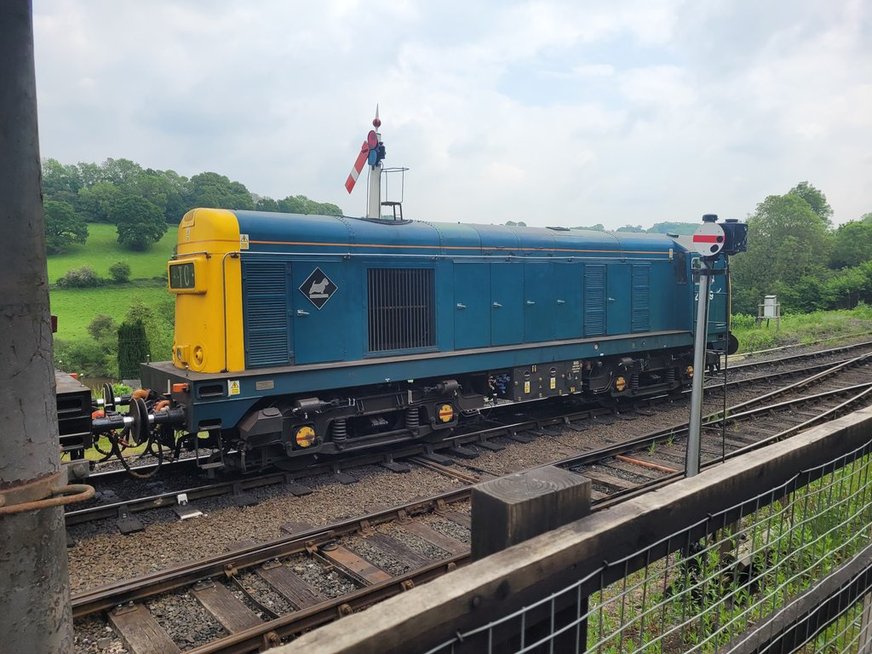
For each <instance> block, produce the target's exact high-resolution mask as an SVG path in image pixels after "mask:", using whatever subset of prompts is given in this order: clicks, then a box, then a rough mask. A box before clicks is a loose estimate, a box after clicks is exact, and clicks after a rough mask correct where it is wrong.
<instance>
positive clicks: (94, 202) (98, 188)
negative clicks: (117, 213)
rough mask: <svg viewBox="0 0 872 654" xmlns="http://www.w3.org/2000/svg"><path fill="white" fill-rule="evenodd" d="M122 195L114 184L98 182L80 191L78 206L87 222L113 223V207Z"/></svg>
mask: <svg viewBox="0 0 872 654" xmlns="http://www.w3.org/2000/svg"><path fill="white" fill-rule="evenodd" d="M120 195H121V191H120V189H119V188H118V187H117V186H116V185H115V184H113V183H112V182H97V183H96V184H93V185H91V186H85V187H84V188H81V189H79V196H78V199H77V201H76V206H78V208H79V213H80V214H81V215H82V216H84V217H85V220H87V221H88V222H91V223H109V222H112V206H113V205H114V204H115V203H116V202H117V201H118V198H119V197H120Z"/></svg>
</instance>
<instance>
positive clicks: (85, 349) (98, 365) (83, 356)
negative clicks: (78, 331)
mask: <svg viewBox="0 0 872 654" xmlns="http://www.w3.org/2000/svg"><path fill="white" fill-rule="evenodd" d="M114 355H115V348H114V346H113V345H109V344H107V343H106V342H105V341H104V342H98V341H93V340H90V339H82V340H76V341H62V340H55V342H54V362H55V366H57V368H58V369H59V370H65V371H67V372H77V373H79V374H80V375H84V376H86V377H114V376H115V371H114V370H113V368H114V366H113V365H112V364H113V359H114V358H115V356H114Z"/></svg>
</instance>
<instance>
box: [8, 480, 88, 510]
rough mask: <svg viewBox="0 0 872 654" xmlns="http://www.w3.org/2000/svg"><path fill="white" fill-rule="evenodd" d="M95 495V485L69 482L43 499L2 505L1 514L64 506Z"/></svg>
mask: <svg viewBox="0 0 872 654" xmlns="http://www.w3.org/2000/svg"><path fill="white" fill-rule="evenodd" d="M92 497H94V487H93V486H90V485H88V484H67V485H66V486H61V487H60V488H54V489H52V491H51V495H50V496H49V497H46V498H44V499H41V500H31V501H29V502H19V503H18V504H10V505H8V506H4V505H0V515H11V514H13V513H22V512H24V511H39V510H40V509H48V508H51V507H53V506H64V505H66V504H74V503H75V502H84V501H85V500H89V499H91V498H92Z"/></svg>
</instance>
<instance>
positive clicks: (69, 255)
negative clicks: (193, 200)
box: [48, 223, 176, 284]
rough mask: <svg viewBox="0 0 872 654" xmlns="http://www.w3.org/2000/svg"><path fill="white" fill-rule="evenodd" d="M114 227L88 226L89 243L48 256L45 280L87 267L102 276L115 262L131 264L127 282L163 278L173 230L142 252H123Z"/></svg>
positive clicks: (173, 238) (50, 281) (171, 243)
mask: <svg viewBox="0 0 872 654" xmlns="http://www.w3.org/2000/svg"><path fill="white" fill-rule="evenodd" d="M117 236H118V235H117V232H116V230H115V225H108V224H106V223H89V224H88V241H87V242H86V243H85V245H74V246H71V247H70V250H69V252H66V253H64V254H50V255H48V281H49V283H50V284H54V283H56V282H57V280H58V278H59V277H61V276H62V275H64V274H65V273H66V272H67V271H68V270H71V269H73V268H81V267H82V266H90V267H91V268H93V269H94V270H95V271H97V274H98V275H100V276H101V277H106V276H108V274H109V272H108V271H109V266H111V265H112V264H113V263H115V262H116V261H125V262H126V263H128V264H129V265H130V279H131V280H137V279H152V278H155V277H160V278H163V277H164V275H165V273H166V269H167V261H168V260H169V258H170V257H171V256H172V255H173V247H174V246H175V244H176V228H175V227H172V226H170V227H169V228H168V229H167V232H166V234H164V235H163V237H162V238H161V240H160V241H158V242H157V243H155V244H154V245H152V246H151V247H150V248H149V249H148V250H146V251H145V252H131V251H130V250H123V249H121V247H120V246H119V245H118V243H117V242H116V239H117Z"/></svg>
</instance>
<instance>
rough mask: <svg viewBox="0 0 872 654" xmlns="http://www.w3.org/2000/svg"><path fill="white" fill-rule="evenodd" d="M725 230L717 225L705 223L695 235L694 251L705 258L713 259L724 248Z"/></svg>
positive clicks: (693, 240)
mask: <svg viewBox="0 0 872 654" xmlns="http://www.w3.org/2000/svg"><path fill="white" fill-rule="evenodd" d="M724 241H725V238H724V230H723V228H722V227H721V226H720V225H718V224H717V223H703V224H702V225H700V226H699V228H697V230H696V231H695V232H694V233H693V239H692V243H693V246H692V247H693V250H694V251H695V252H698V253H699V254H701V255H702V256H704V257H713V256H715V255H716V254H718V252H720V251H721V250H722V249H723V248H724Z"/></svg>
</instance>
